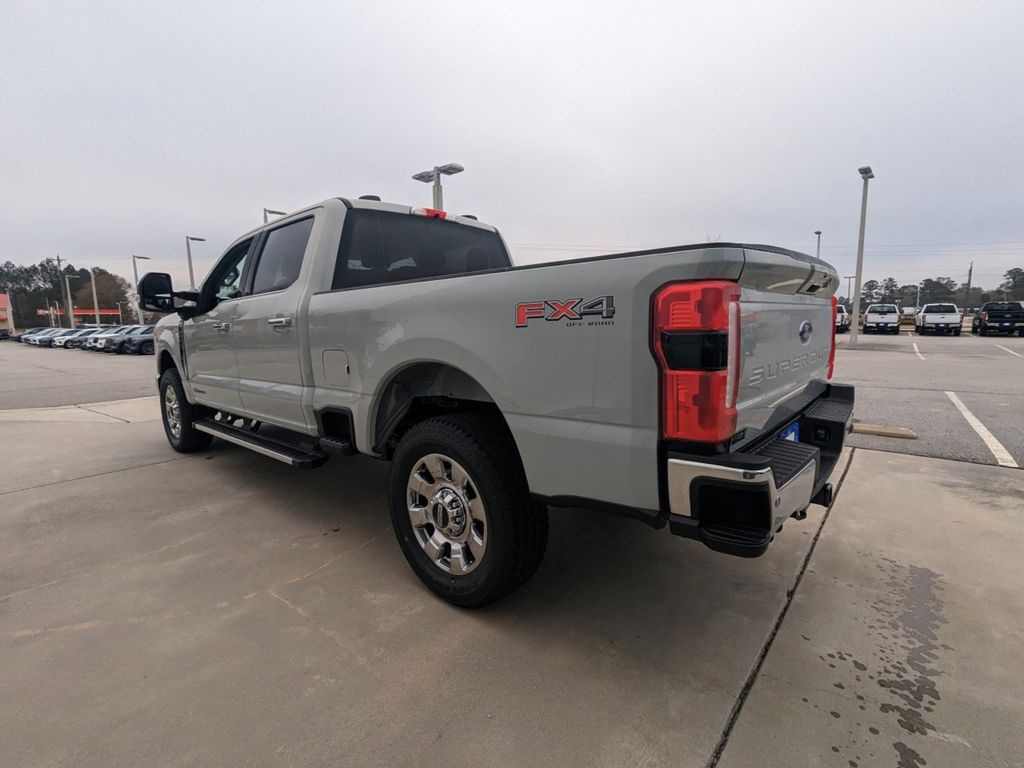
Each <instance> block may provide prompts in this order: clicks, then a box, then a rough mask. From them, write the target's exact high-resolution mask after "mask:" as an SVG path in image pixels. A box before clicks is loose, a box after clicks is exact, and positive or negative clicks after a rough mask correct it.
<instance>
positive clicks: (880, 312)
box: [864, 304, 900, 334]
mask: <svg viewBox="0 0 1024 768" xmlns="http://www.w3.org/2000/svg"><path fill="white" fill-rule="evenodd" d="M899 332H900V310H899V308H898V307H897V306H896V305H895V304H871V305H869V306H868V311H867V312H865V313H864V333H896V334H898V333H899Z"/></svg>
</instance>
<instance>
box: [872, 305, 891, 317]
mask: <svg viewBox="0 0 1024 768" xmlns="http://www.w3.org/2000/svg"><path fill="white" fill-rule="evenodd" d="M868 312H871V313H873V314H876V315H890V314H893V313H895V312H896V307H895V306H894V305H892V304H872V305H871V306H870V307H868Z"/></svg>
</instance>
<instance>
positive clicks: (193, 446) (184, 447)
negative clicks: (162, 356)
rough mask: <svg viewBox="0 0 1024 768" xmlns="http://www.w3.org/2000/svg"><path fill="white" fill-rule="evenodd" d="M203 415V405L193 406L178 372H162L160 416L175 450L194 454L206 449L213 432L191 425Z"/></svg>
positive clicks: (170, 369) (172, 369)
mask: <svg viewBox="0 0 1024 768" xmlns="http://www.w3.org/2000/svg"><path fill="white" fill-rule="evenodd" d="M205 415H206V413H205V409H204V408H203V407H202V406H199V405H192V404H191V403H190V402H189V401H188V398H186V397H185V388H184V387H182V385H181V376H179V375H178V371H177V370H175V369H174V368H168V369H167V370H166V371H164V375H163V376H161V377H160V416H161V417H162V419H163V422H164V434H165V435H167V442H169V443H170V444H171V448H173V449H174V450H176V451H177V452H178V453H195V452H196V451H202V450H204V449H205V448H209V447H210V443H211V442H212V441H213V435H208V434H206V433H205V432H200V431H199V430H197V429H196V428H195V427H194V426H193V423H194V422H195V421H196V420H198V419H201V418H203V417H204V416H205Z"/></svg>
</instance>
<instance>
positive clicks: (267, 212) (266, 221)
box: [263, 208, 287, 224]
mask: <svg viewBox="0 0 1024 768" xmlns="http://www.w3.org/2000/svg"><path fill="white" fill-rule="evenodd" d="M270 216H287V213H285V212H284V211H273V210H271V209H270V208H264V209H263V223H264V224H269V223H270V218H269V217H270Z"/></svg>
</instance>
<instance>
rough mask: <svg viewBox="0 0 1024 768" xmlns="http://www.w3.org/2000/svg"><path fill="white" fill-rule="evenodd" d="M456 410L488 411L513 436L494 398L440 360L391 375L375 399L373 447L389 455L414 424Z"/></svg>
mask: <svg viewBox="0 0 1024 768" xmlns="http://www.w3.org/2000/svg"><path fill="white" fill-rule="evenodd" d="M456 412H478V413H487V414H488V415H491V416H493V417H494V418H495V419H496V420H498V421H499V422H500V423H501V424H502V426H503V427H504V429H505V430H507V431H508V433H509V434H510V435H511V430H510V429H509V426H508V422H507V421H506V420H505V417H504V415H503V414H502V412H501V409H500V408H499V407H498V405H497V402H496V401H495V399H494V397H493V396H492V395H491V394H490V393H489V392H488V391H487V389H486V388H485V387H484V386H483V385H482V384H480V382H479V381H477V379H476V378H474V377H473V376H471V375H470V374H468V373H466V372H465V371H464V370H462V369H461V368H458V367H457V366H454V365H452V364H450V363H446V362H443V361H440V360H420V361H416V362H412V363H408V364H406V365H403V366H401V367H400V368H397V369H396V370H394V371H392V372H391V373H390V374H388V376H387V377H386V378H385V379H384V380H383V382H382V384H381V386H380V387H378V389H377V393H376V394H375V396H374V398H373V404H372V406H371V408H370V412H369V419H368V422H369V423H368V425H367V434H368V437H369V438H370V439H369V442H370V445H371V450H372V451H373V453H375V454H377V455H380V456H383V457H385V458H390V457H391V455H392V454H393V452H394V448H395V446H396V445H397V443H398V440H399V439H400V438H401V436H402V435H403V434H405V432H407V431H408V430H409V429H410V428H411V427H412V426H413V425H415V424H417V423H419V422H421V421H423V420H425V419H429V418H431V417H433V416H439V415H443V414H450V413H456ZM513 442H514V438H513Z"/></svg>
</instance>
